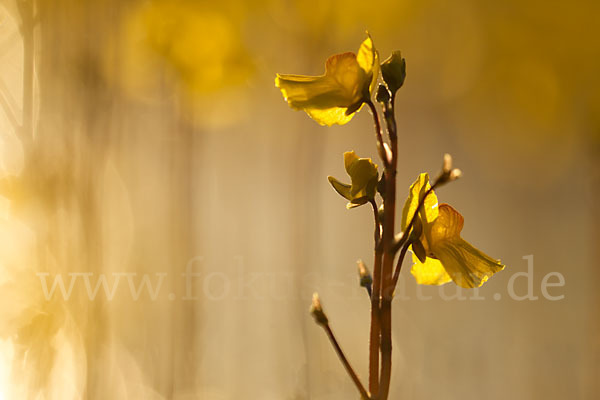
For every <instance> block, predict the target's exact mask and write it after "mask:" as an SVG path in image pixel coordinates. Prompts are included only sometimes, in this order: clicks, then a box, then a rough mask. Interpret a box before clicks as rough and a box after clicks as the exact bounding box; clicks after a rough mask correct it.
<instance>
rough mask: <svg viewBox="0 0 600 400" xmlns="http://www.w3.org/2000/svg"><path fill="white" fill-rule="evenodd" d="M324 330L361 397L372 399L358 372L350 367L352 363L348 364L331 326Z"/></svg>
mask: <svg viewBox="0 0 600 400" xmlns="http://www.w3.org/2000/svg"><path fill="white" fill-rule="evenodd" d="M323 329H325V332H326V333H327V336H328V337H329V341H330V342H331V344H332V345H333V347H334V348H335V352H336V353H337V355H338V357H339V359H340V361H341V362H342V364H343V365H344V368H346V372H348V375H350V378H351V379H352V381H353V382H354V384H355V385H356V388H357V389H358V391H359V392H360V395H361V396H362V398H363V399H365V400H368V399H370V397H369V393H367V391H366V390H365V387H364V386H363V384H362V383H361V382H360V378H359V377H358V375H356V372H354V369H353V368H352V366H351V365H350V362H348V359H347V358H346V356H345V355H344V352H343V350H342V348H341V347H340V345H339V343H338V341H337V339H336V338H335V335H334V334H333V331H332V330H331V327H330V326H329V324H325V325H324V326H323Z"/></svg>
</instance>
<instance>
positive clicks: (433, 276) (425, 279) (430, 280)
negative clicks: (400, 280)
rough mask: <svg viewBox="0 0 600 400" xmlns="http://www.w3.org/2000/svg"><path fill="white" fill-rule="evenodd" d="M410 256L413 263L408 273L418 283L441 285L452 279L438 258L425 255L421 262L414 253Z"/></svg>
mask: <svg viewBox="0 0 600 400" xmlns="http://www.w3.org/2000/svg"><path fill="white" fill-rule="evenodd" d="M412 258H413V263H414V265H413V266H412V268H411V270H410V273H411V274H412V275H413V276H414V277H415V279H416V281H417V283H418V284H419V285H443V284H444V283H448V282H450V281H451V280H452V278H451V277H450V275H448V273H447V272H446V270H445V269H444V267H443V266H442V263H441V262H439V261H438V260H435V259H433V258H429V257H427V259H426V260H425V263H421V262H420V261H419V259H418V258H417V256H416V255H415V254H414V253H413V255H412Z"/></svg>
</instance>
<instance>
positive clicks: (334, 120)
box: [304, 107, 356, 126]
mask: <svg viewBox="0 0 600 400" xmlns="http://www.w3.org/2000/svg"><path fill="white" fill-rule="evenodd" d="M346 110H347V108H340V107H333V108H327V109H325V110H317V109H313V108H307V109H305V110H304V111H306V113H307V114H308V116H309V117H311V118H312V119H314V120H315V121H317V122H318V123H319V124H321V125H325V126H332V125H335V124H337V125H344V124H347V123H348V122H350V120H351V119H352V117H354V114H356V113H352V114H350V115H346Z"/></svg>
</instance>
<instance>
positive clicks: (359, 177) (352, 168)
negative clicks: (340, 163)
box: [344, 151, 378, 197]
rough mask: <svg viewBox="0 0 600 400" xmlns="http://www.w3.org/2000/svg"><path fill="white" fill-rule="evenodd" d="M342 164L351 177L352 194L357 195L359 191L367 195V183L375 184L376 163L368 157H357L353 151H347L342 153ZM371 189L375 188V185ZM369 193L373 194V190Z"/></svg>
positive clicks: (376, 175)
mask: <svg viewBox="0 0 600 400" xmlns="http://www.w3.org/2000/svg"><path fill="white" fill-rule="evenodd" d="M344 165H345V167H346V172H347V173H348V175H349V176H350V178H351V179H352V190H351V193H352V195H353V196H357V197H358V194H359V193H362V194H363V195H369V193H366V190H367V187H368V186H369V183H373V184H374V185H376V184H377V177H378V174H377V164H374V163H373V162H372V161H371V159H370V158H358V156H357V155H356V154H355V153H354V152H353V151H347V152H345V153H344ZM372 189H375V186H373V188H372ZM370 194H371V195H372V196H374V195H375V192H374V191H373V193H370Z"/></svg>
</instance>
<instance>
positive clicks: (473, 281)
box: [402, 174, 504, 288]
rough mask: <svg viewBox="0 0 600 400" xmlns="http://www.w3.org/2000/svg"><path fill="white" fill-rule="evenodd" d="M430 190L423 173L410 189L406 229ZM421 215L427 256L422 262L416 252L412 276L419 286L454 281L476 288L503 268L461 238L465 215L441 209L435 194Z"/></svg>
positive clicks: (404, 214) (423, 240)
mask: <svg viewBox="0 0 600 400" xmlns="http://www.w3.org/2000/svg"><path fill="white" fill-rule="evenodd" d="M429 187H430V186H429V176H428V175H427V174H421V175H420V176H419V178H418V179H417V181H416V182H415V183H414V184H413V185H412V186H411V188H410V194H409V197H408V199H407V201H406V204H405V206H404V211H403V215H402V228H403V229H406V226H407V225H408V223H409V222H410V219H412V216H413V215H414V213H415V211H416V208H417V205H418V201H419V200H418V199H420V198H422V196H423V195H424V194H425V192H426V191H427V190H428V189H429ZM429 197H431V199H429ZM418 212H419V216H418V218H419V221H420V222H421V223H422V224H423V225H422V226H423V233H422V235H421V238H420V242H421V243H422V245H423V247H424V249H425V253H426V255H427V257H426V259H425V260H424V262H421V261H420V260H419V258H418V257H417V256H416V254H414V252H413V262H414V265H413V267H412V270H411V273H412V274H413V276H414V277H415V279H416V280H417V283H419V284H423V285H442V284H444V283H447V282H450V281H451V280H452V281H454V283H456V284H457V285H459V286H461V287H464V288H473V287H479V286H481V285H483V284H484V283H485V282H486V281H487V280H488V279H489V278H490V277H491V276H492V275H494V274H495V273H496V272H498V271H501V270H503V269H504V265H502V264H501V263H500V262H499V261H497V260H495V259H493V258H491V257H490V256H488V255H486V254H485V253H483V252H481V251H479V250H478V249H476V248H475V247H473V246H472V245H471V244H469V243H468V242H467V241H465V240H464V239H463V238H462V237H461V236H460V232H461V231H462V228H463V223H464V218H463V216H462V215H460V213H459V212H458V211H456V210H455V209H454V208H452V207H451V206H450V205H448V204H441V205H439V206H438V205H437V197H435V193H433V192H432V193H431V194H429V196H428V197H427V199H426V201H425V206H424V207H423V208H421V209H420V210H419V211H418Z"/></svg>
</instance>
